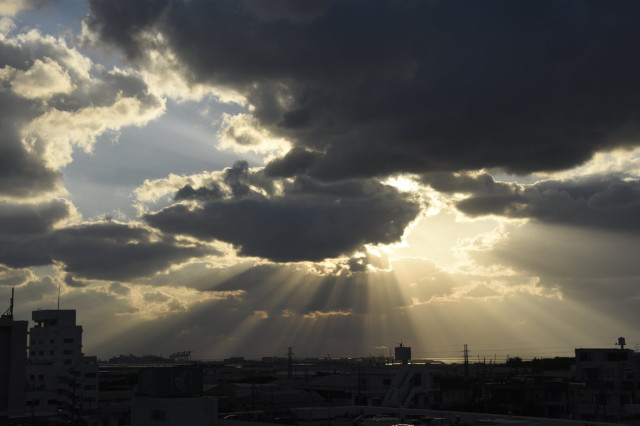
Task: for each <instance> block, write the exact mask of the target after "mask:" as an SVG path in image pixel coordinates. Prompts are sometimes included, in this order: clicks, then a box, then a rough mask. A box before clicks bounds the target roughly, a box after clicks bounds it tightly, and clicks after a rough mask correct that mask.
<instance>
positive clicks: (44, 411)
mask: <svg viewBox="0 0 640 426" xmlns="http://www.w3.org/2000/svg"><path fill="white" fill-rule="evenodd" d="M32 320H33V321H34V322H35V326H33V327H32V328H31V329H30V330H29V351H28V353H29V362H28V365H27V398H26V399H27V414H33V415H38V416H55V417H58V418H63V419H65V418H66V419H67V420H74V419H79V418H84V419H86V418H87V417H88V416H89V415H90V414H91V413H92V412H93V411H94V410H96V409H97V407H98V363H97V360H96V358H95V357H85V356H84V355H83V354H82V326H80V325H76V311H75V310H71V309H68V310H40V311H34V312H33V313H32Z"/></svg>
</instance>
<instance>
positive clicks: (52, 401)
mask: <svg viewBox="0 0 640 426" xmlns="http://www.w3.org/2000/svg"><path fill="white" fill-rule="evenodd" d="M57 403H58V400H57V399H50V400H48V401H47V404H49V405H56V404H57Z"/></svg>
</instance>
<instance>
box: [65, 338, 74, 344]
mask: <svg viewBox="0 0 640 426" xmlns="http://www.w3.org/2000/svg"><path fill="white" fill-rule="evenodd" d="M64 343H73V339H72V338H69V337H67V338H66V339H64Z"/></svg>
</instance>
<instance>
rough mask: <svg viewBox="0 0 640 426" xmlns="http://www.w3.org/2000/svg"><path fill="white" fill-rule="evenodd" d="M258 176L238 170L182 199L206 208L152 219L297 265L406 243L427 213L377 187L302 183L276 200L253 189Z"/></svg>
mask: <svg viewBox="0 0 640 426" xmlns="http://www.w3.org/2000/svg"><path fill="white" fill-rule="evenodd" d="M256 175H258V176H260V175H261V172H255V173H252V172H250V171H249V170H248V166H247V164H246V163H243V162H239V163H236V165H235V166H234V167H232V168H228V169H226V170H225V172H224V174H223V175H222V181H221V182H220V183H219V184H217V183H215V182H212V183H211V184H210V185H209V186H206V187H198V188H193V187H191V186H184V187H183V188H181V189H180V190H178V191H177V192H176V198H177V199H191V200H200V203H198V204H197V205H188V204H182V203H181V204H175V205H173V206H170V207H167V208H165V209H163V210H161V211H159V212H156V213H149V214H146V215H145V216H144V218H145V220H146V222H147V223H148V224H150V225H151V226H153V227H156V228H158V229H160V230H162V231H163V232H166V233H171V234H185V235H190V236H193V237H196V238H199V239H202V240H212V239H217V240H222V241H225V242H228V243H231V244H233V245H234V246H235V247H237V248H238V252H239V254H241V255H244V256H256V257H263V258H267V259H271V260H273V261H279V262H292V261H303V260H311V261H319V260H323V259H326V258H336V257H339V256H345V255H346V256H348V255H351V254H352V253H353V252H355V251H356V250H360V249H362V248H363V247H364V245H365V244H391V243H395V242H398V241H400V239H401V237H402V235H403V234H404V231H405V228H406V227H407V225H408V224H409V223H410V222H412V221H413V220H414V219H415V218H416V217H417V215H418V213H419V212H420V205H419V203H418V202H417V201H415V200H414V199H413V197H412V196H411V195H409V194H407V193H402V192H400V191H398V190H397V189H396V188H394V187H392V186H389V185H384V184H381V183H379V182H377V181H375V180H372V179H353V180H349V181H343V182H338V183H322V182H319V181H316V180H314V179H312V178H308V177H298V178H296V179H295V180H293V181H292V182H280V185H279V186H280V189H279V191H278V193H276V194H273V195H269V194H268V193H265V191H258V190H255V189H252V187H250V186H249V181H250V180H253V181H254V182H255V183H258V182H257V178H256ZM251 176H253V179H252V178H251ZM262 182H264V184H263V185H262V186H263V188H264V187H267V188H272V187H273V186H276V185H275V184H274V183H272V182H271V180H270V179H269V178H266V177H263V179H262ZM253 188H256V187H255V186H254V187H253ZM225 194H226V195H225Z"/></svg>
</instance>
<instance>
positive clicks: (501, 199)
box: [456, 176, 640, 233]
mask: <svg viewBox="0 0 640 426" xmlns="http://www.w3.org/2000/svg"><path fill="white" fill-rule="evenodd" d="M496 188H497V189H496ZM456 206H457V208H458V209H459V210H460V211H462V212H464V213H465V214H467V215H470V216H480V215H487V214H495V215H501V216H507V217H512V218H531V219H536V220H538V221H541V222H546V223H555V224H566V225H576V226H584V227H593V228H603V229H611V230H619V231H625V232H634V233H637V232H640V221H639V220H638V218H639V217H640V182H639V181H638V180H635V179H623V178H620V177H616V176H600V177H598V176H596V177H589V178H583V179H577V180H568V181H543V182H539V183H536V184H534V185H528V186H524V187H521V186H519V185H507V184H498V183H495V182H494V183H492V184H489V185H487V186H485V187H484V188H482V189H481V190H480V191H478V192H477V193H476V194H474V195H472V196H471V197H469V198H466V199H464V200H462V201H460V202H458V203H457V204H456Z"/></svg>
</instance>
